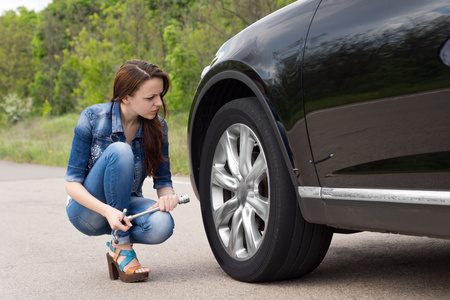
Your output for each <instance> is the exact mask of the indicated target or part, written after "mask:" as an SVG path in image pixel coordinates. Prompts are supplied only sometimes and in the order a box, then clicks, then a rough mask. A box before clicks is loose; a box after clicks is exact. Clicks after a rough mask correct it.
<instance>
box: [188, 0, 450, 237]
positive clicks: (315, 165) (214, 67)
mask: <svg viewBox="0 0 450 300" xmlns="http://www.w3.org/2000/svg"><path fill="white" fill-rule="evenodd" d="M414 16H416V17H414ZM424 16H426V18H425V17H424ZM449 18H450V1H443V0H433V1H419V0H414V1H410V0H397V1H387V0H382V1H364V0H353V1H348V0H323V1H319V0H306V1H298V2H296V3H294V4H292V5H290V6H288V7H287V8H285V9H282V10H280V11H278V12H276V13H274V14H272V15H270V16H268V17H266V18H265V19H263V20H261V21H259V22H257V23H255V24H254V25H252V26H250V27H249V28H247V29H246V30H244V31H243V32H241V33H239V34H238V35H237V36H235V37H234V38H232V39H231V40H229V41H228V42H226V43H225V44H224V46H222V48H221V49H220V50H219V51H218V53H217V55H216V58H215V59H214V60H213V63H212V64H211V66H210V69H209V71H208V72H207V73H206V74H205V76H204V77H203V79H202V80H201V82H200V84H199V86H198V89H197V93H196V95H195V97H194V100H193V104H192V108H191V114H190V119H189V125H188V133H189V134H188V146H189V147H188V149H189V151H190V153H189V158H190V159H189V163H190V170H191V172H192V174H191V180H192V183H193V187H194V191H196V187H197V184H198V180H199V178H198V172H197V168H198V165H199V161H200V159H201V155H202V154H201V152H200V149H201V148H202V147H201V146H202V143H203V140H202V137H203V135H204V132H205V131H206V130H207V127H208V124H209V122H210V121H211V119H212V117H213V116H214V113H215V112H216V111H217V110H218V109H219V108H220V107H221V106H222V105H223V104H224V103H226V102H228V101H231V100H234V99H237V98H241V97H248V96H255V97H257V98H258V99H259V100H260V102H261V104H262V105H263V107H264V108H265V110H266V112H267V116H268V122H270V123H271V124H273V126H274V129H276V130H277V131H279V141H278V142H279V143H282V142H283V136H284V135H285V136H287V140H288V143H287V145H286V149H285V150H286V151H285V152H283V153H282V154H283V156H284V157H285V161H286V166H287V167H288V168H290V169H298V171H297V173H296V175H298V178H296V176H292V180H293V185H294V186H296V185H301V186H328V187H369V188H400V189H401V188H405V189H430V190H449V189H450V172H449V169H448V166H449V153H450V139H448V137H449V136H450V122H449V121H448V120H449V117H448V116H449V115H450V114H449V112H450V105H449V104H448V102H447V101H450V100H447V99H449V92H450V90H449V89H448V87H449V85H450V76H449V75H450V69H449V68H448V66H446V65H445V64H444V63H443V62H442V61H441V57H440V51H441V49H442V46H443V45H444V44H445V43H446V41H447V40H448V38H449V37H450V27H449ZM418 25H420V26H418ZM408 43H409V44H408ZM441 56H442V55H441ZM271 108H273V110H272V109H271ZM277 121H279V123H278V125H277ZM193 129H195V130H193ZM289 149H292V156H291V155H290V154H289V153H290V151H289ZM291 160H293V161H294V166H292V164H291ZM292 173H293V174H294V172H292ZM304 200H305V202H304V203H301V207H302V213H303V214H304V215H305V218H307V219H308V216H309V215H314V214H315V215H316V216H317V215H318V214H321V215H323V218H322V219H321V218H317V219H312V220H310V221H316V222H319V223H322V224H328V225H331V226H333V225H334V226H339V224H344V223H345V222H346V220H350V219H352V220H353V221H354V222H353V223H351V224H347V226H344V227H342V228H348V229H362V230H365V229H367V230H381V231H383V230H387V231H389V230H390V229H389V228H385V229H383V228H384V227H383V222H384V221H381V223H379V224H376V225H374V226H372V225H373V224H364V222H365V221H367V220H366V219H367V216H368V215H367V214H366V213H365V211H364V209H365V208H364V207H361V206H359V207H357V208H354V207H353V208H352V207H350V209H347V208H346V206H345V205H346V203H338V205H339V206H336V209H335V211H334V214H328V213H327V209H326V208H324V207H325V206H326V205H325V204H324V203H319V202H317V201H315V202H314V203H313V202H308V201H307V200H308V199H304ZM316 206H320V207H319V208H318V207H316ZM410 208H411V210H412V211H415V212H417V213H419V212H421V211H424V212H426V213H427V214H429V215H430V216H432V215H433V213H434V212H435V211H439V213H440V215H439V217H438V219H439V220H442V218H444V219H445V218H446V216H448V208H447V207H440V208H434V209H428V208H429V207H426V208H424V207H422V206H410ZM402 210H404V207H403V206H401V205H396V204H395V203H393V204H381V205H376V207H374V208H373V211H374V214H372V215H371V216H377V215H379V216H380V220H382V218H386V219H389V220H391V221H392V222H393V223H395V222H396V219H398V215H397V213H398V211H402ZM386 211H391V213H388V214H386ZM310 212H313V213H310ZM369 215H370V214H369ZM334 216H339V218H335V219H333V218H334ZM411 218H413V216H412V215H408V217H407V218H404V220H403V221H402V224H401V226H399V227H398V229H396V228H397V227H395V226H393V227H392V228H394V229H391V230H393V231H395V230H397V231H398V232H404V233H411V234H414V233H417V232H421V230H420V228H415V229H413V228H412V227H411V228H408V226H410V224H409V221H410V219H411ZM431 218H432V217H431ZM425 222H427V221H425ZM430 223H433V222H430ZM441 223H442V222H441ZM359 224H361V225H359ZM358 225H359V226H358ZM437 225H439V221H437V223H436V224H430V228H431V229H430V230H431V231H432V228H433V226H437ZM418 226H419V227H420V225H418ZM430 230H429V231H424V232H423V234H429V232H431V231H430ZM444 231H445V230H444ZM445 232H446V231H445ZM445 232H444V234H443V235H444V236H445V234H446V233H445Z"/></svg>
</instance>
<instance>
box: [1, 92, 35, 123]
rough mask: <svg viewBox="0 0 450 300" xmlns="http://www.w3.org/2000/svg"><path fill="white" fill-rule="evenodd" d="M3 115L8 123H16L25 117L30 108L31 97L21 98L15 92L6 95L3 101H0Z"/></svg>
mask: <svg viewBox="0 0 450 300" xmlns="http://www.w3.org/2000/svg"><path fill="white" fill-rule="evenodd" d="M0 108H1V109H2V110H3V116H4V118H5V119H6V122H8V123H10V124H14V123H17V122H19V121H21V120H23V119H24V118H25V116H26V115H27V114H28V113H29V112H30V110H31V99H30V98H29V99H27V100H26V101H24V100H22V99H21V98H20V97H19V96H18V95H17V94H16V93H12V94H8V95H6V97H5V99H4V102H3V103H0Z"/></svg>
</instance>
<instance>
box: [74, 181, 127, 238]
mask: <svg viewBox="0 0 450 300" xmlns="http://www.w3.org/2000/svg"><path fill="white" fill-rule="evenodd" d="M66 192H67V194H68V195H69V196H70V197H72V198H73V199H74V200H75V201H77V202H78V203H79V204H81V205H83V206H84V207H86V208H88V209H90V210H93V211H95V212H97V213H99V214H101V215H102V216H104V217H105V218H106V219H107V220H108V223H109V226H111V229H112V230H122V231H127V230H128V229H130V227H131V226H133V225H132V224H131V222H130V221H129V220H128V219H127V218H123V221H124V222H125V225H124V224H122V212H121V211H120V210H118V209H116V208H114V207H112V206H109V205H108V204H106V203H103V202H102V201H100V200H98V199H97V198H95V197H94V196H92V195H91V193H89V192H88V190H86V188H85V187H84V186H83V185H82V184H81V183H80V182H75V181H66Z"/></svg>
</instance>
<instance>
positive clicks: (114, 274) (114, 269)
mask: <svg viewBox="0 0 450 300" xmlns="http://www.w3.org/2000/svg"><path fill="white" fill-rule="evenodd" d="M106 245H107V246H108V247H109V249H111V251H112V252H114V257H112V256H111V255H109V253H106V259H107V262H108V269H109V278H110V279H111V280H117V279H118V278H120V280H122V281H123V282H138V281H144V280H147V279H148V273H149V272H142V273H135V272H136V270H137V269H139V268H142V266H141V265H137V266H134V267H130V268H128V269H127V270H126V271H125V272H124V271H123V268H124V267H125V266H126V265H127V264H129V263H130V262H131V261H132V260H133V259H135V258H136V259H137V257H136V252H134V251H133V250H121V249H119V248H114V247H113V246H112V245H111V243H110V242H107V243H106ZM119 256H126V257H125V258H124V260H123V261H122V262H121V263H120V265H119V264H118V263H117V259H118V258H119Z"/></svg>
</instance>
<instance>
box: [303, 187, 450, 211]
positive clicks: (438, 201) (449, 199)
mask: <svg viewBox="0 0 450 300" xmlns="http://www.w3.org/2000/svg"><path fill="white" fill-rule="evenodd" d="M298 193H299V195H300V197H302V198H310V199H322V200H324V201H325V202H328V201H333V200H338V201H368V202H389V203H402V204H421V205H444V206H450V192H447V191H417V190H388V189H356V188H328V187H311V186H299V187H298Z"/></svg>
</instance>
